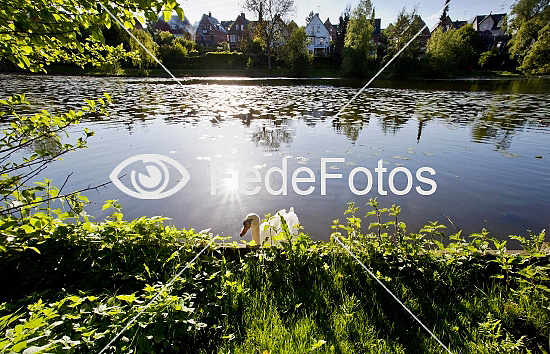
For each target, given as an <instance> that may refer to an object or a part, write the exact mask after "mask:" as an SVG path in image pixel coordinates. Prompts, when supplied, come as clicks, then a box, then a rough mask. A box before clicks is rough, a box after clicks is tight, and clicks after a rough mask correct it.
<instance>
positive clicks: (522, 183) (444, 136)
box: [0, 75, 550, 240]
mask: <svg viewBox="0 0 550 354" xmlns="http://www.w3.org/2000/svg"><path fill="white" fill-rule="evenodd" d="M356 85H357V83H354V84H352V85H351V86H356ZM377 86H379V87H377V88H371V89H367V90H366V91H365V92H364V93H363V94H362V95H360V96H359V97H358V98H357V99H356V100H355V101H354V102H353V103H351V104H350V106H349V107H348V109H347V110H346V112H345V113H344V114H343V115H342V116H341V117H340V118H339V119H334V117H332V116H333V115H335V114H336V112H338V110H339V109H340V107H342V106H343V105H344V104H345V103H346V102H347V101H348V100H349V99H351V98H352V97H353V95H354V94H355V93H356V92H357V88H354V87H349V86H345V84H343V83H342V82H340V81H331V80H317V81H314V82H312V81H301V80H296V81H292V80H273V79H271V80H268V79H266V80H257V79H256V80H251V79H242V80H239V79H231V80H214V79H186V80H185V81H184V86H183V87H181V86H179V85H177V84H175V83H174V82H173V81H170V80H168V79H139V78H94V77H63V76H20V75H0V96H1V97H0V98H5V97H7V96H8V95H11V94H14V93H21V92H25V93H26V94H27V97H28V99H29V101H31V103H32V106H31V107H29V108H28V109H27V110H28V111H29V112H32V111H33V110H34V111H35V110H38V109H42V108H45V109H49V110H53V111H59V112H61V111H65V110H68V109H70V108H78V107H79V106H81V104H82V102H83V100H84V99H85V98H88V99H93V98H96V97H99V96H101V95H102V93H103V92H108V93H110V94H111V96H112V97H113V104H112V105H111V107H110V113H111V114H110V116H109V117H107V118H100V119H99V118H98V119H92V120H87V121H85V122H83V123H82V124H81V126H78V127H74V128H72V130H71V133H73V134H74V137H77V136H78V132H80V131H81V130H82V129H83V128H84V127H88V128H90V129H91V130H93V131H95V133H96V135H95V136H94V137H93V138H91V139H90V141H89V148H88V149H85V150H81V151H77V152H74V153H71V154H68V155H66V156H65V157H64V159H63V160H62V161H58V162H55V163H54V164H52V165H51V166H50V167H48V169H46V170H45V171H44V173H43V175H42V176H41V178H40V179H42V178H44V177H49V178H52V179H53V182H54V184H57V185H61V184H62V183H63V181H64V180H65V178H66V177H67V175H68V174H69V173H71V172H73V175H72V176H71V178H70V179H69V182H68V183H67V186H66V187H65V188H66V189H65V190H75V189H80V188H83V187H87V186H88V185H90V184H91V185H94V184H100V183H103V182H106V181H108V180H109V174H110V173H111V171H112V170H113V169H114V168H115V167H116V166H117V165H118V164H119V163H121V162H122V161H123V160H125V159H127V158H130V157H132V156H135V155H138V154H162V155H164V156H167V157H170V158H172V159H174V160H176V161H177V162H179V163H180V164H181V165H182V166H184V167H185V168H186V169H187V170H188V171H189V174H190V176H191V179H190V181H189V183H188V184H187V185H186V186H185V187H184V188H183V189H181V190H180V191H179V192H177V193H176V194H174V195H172V196H170V197H168V198H165V199H161V200H141V199H136V198H133V197H130V196H128V195H126V194H124V193H123V192H121V191H120V190H119V189H117V188H116V187H115V186H114V185H109V186H107V187H106V188H102V189H100V190H99V191H98V192H88V193H87V195H88V196H89V197H90V199H91V201H93V202H94V203H95V204H92V205H90V206H89V207H88V209H87V211H88V213H89V214H91V215H93V216H95V217H96V219H97V220H101V219H103V218H105V217H106V216H107V213H106V212H102V211H101V206H102V204H103V201H105V200H107V199H119V201H120V202H121V203H122V205H123V212H124V214H125V216H126V218H127V219H130V218H136V217H139V216H142V215H146V216H154V215H164V216H167V217H170V218H171V219H172V221H171V222H172V223H173V224H175V225H176V226H179V227H187V228H191V227H193V228H195V229H198V230H201V229H206V228H212V231H213V232H214V233H220V234H223V235H236V234H237V233H238V231H239V230H240V226H241V223H242V220H243V218H244V217H245V216H246V214H247V213H249V212H255V213H257V214H260V215H263V214H266V213H274V212H275V211H277V210H279V209H282V208H287V209H288V208H289V207H291V206H293V207H294V210H295V211H296V213H297V214H298V217H299V218H300V221H301V223H302V225H303V226H304V228H305V231H306V232H308V233H309V234H310V235H311V236H312V237H313V238H314V239H321V240H327V239H328V237H329V235H330V232H331V229H330V225H331V224H332V220H333V219H338V218H340V219H341V220H343V215H342V214H343V212H344V211H345V210H346V206H347V202H350V201H355V202H356V204H357V205H358V206H362V208H361V211H360V214H361V215H364V213H366V211H367V210H368V207H366V206H364V205H365V203H366V202H367V201H368V199H369V198H371V197H378V199H379V201H380V203H381V204H382V205H383V206H390V205H391V204H397V205H401V206H402V209H403V212H402V221H405V222H406V223H407V225H408V229H409V230H410V231H417V230H418V229H419V228H420V227H421V226H422V225H423V224H424V223H426V222H427V221H428V220H431V221H434V220H439V221H440V222H442V223H444V224H446V225H447V226H448V227H449V228H450V229H452V227H451V225H450V224H449V222H448V220H447V218H446V217H445V216H444V214H447V215H448V216H449V217H450V218H451V219H452V221H453V222H454V224H455V225H456V226H458V227H459V228H462V229H463V230H464V231H465V232H466V233H471V232H477V231H480V230H481V229H482V228H487V229H488V230H489V231H490V232H491V234H492V235H507V234H524V235H525V234H526V232H527V230H533V231H537V232H539V231H540V230H541V229H543V228H548V227H549V226H550V188H549V187H550V135H549V133H550V96H549V93H550V82H549V81H548V80H546V81H545V80H530V81H528V80H517V81H496V80H488V81H471V82H469V81H454V82H453V81H432V82H429V83H425V82H424V83H423V82H412V83H411V82H409V83H395V82H394V83H391V82H379V83H378V84H377ZM537 156H540V157H542V158H536V157H537ZM285 157H286V158H287V159H286V161H287V165H288V166H287V169H288V171H287V178H288V181H287V183H288V186H287V190H288V193H287V195H276V196H273V195H270V194H269V193H268V191H267V190H266V187H265V185H264V182H265V181H264V177H265V175H266V171H267V170H269V169H270V168H272V167H280V168H281V167H282V165H283V158H285ZM321 158H343V159H344V162H334V161H329V162H328V163H326V171H327V173H330V174H341V175H342V178H341V179H328V180H327V184H326V195H321V181H320V179H321V170H322V163H321ZM379 160H383V163H384V165H383V167H385V168H387V170H388V171H387V172H386V173H385V174H384V178H383V184H384V185H383V189H384V190H386V191H387V192H388V193H387V195H379V192H378V181H377V175H376V173H375V168H376V167H377V164H378V161H379ZM212 164H215V166H217V167H218V168H219V169H220V171H221V172H223V173H231V172H233V173H241V176H243V173H244V175H245V176H251V175H252V173H251V172H246V173H245V172H243V171H245V169H247V168H248V169H255V170H257V171H259V174H260V176H261V177H260V178H261V181H262V182H261V183H260V184H247V186H248V187H247V188H248V189H252V188H253V187H254V186H256V185H257V186H260V187H261V190H260V192H259V193H258V194H256V195H252V196H247V195H244V194H243V193H241V192H239V190H238V189H237V188H236V186H235V180H232V179H229V178H226V179H218V180H216V195H211V192H212V190H211V177H212V166H211V165H212ZM300 167H307V168H309V169H311V171H312V172H313V174H314V178H315V182H314V183H301V184H300V188H301V189H302V190H306V189H307V188H308V187H309V186H310V185H311V186H313V187H315V189H314V191H313V192H312V193H311V194H310V195H306V196H301V195H298V194H297V193H296V192H295V191H294V190H293V187H292V183H291V177H292V174H293V172H294V171H295V170H296V169H298V168H300ZM357 167H365V168H367V169H368V170H369V171H370V172H371V173H372V175H373V185H372V189H371V191H370V192H369V193H368V194H366V195H363V196H357V195H355V194H354V193H352V191H351V190H350V187H349V186H348V176H349V174H350V172H351V171H352V170H353V169H355V168H357ZM396 167H404V168H406V169H408V170H409V171H410V172H411V175H412V178H413V179H412V183H413V184H412V189H411V191H410V192H409V193H407V194H406V195H396V194H395V193H392V192H391V191H390V190H389V187H388V175H389V172H390V171H391V170H392V169H394V168H396ZM421 167H430V168H432V169H434V170H435V171H436V174H435V175H433V176H430V175H429V174H427V173H424V174H423V175H424V176H425V177H429V178H431V179H433V180H434V181H435V182H436V183H437V189H436V191H435V193H433V194H431V195H420V194H419V193H418V192H417V191H416V189H415V187H417V186H418V187H420V188H422V189H423V190H429V189H430V186H429V185H427V184H425V183H422V182H421V181H419V180H418V179H417V178H416V176H415V172H416V171H417V170H418V169H419V168H421ZM132 170H134V171H137V173H138V175H139V173H142V174H143V175H146V173H147V172H146V170H145V168H144V166H137V165H136V164H133V165H131V166H128V167H127V168H126V170H124V173H127V176H126V177H124V178H123V179H122V181H123V183H124V184H125V185H127V186H128V187H129V188H131V189H133V186H132V181H131V178H130V175H131V171H132ZM306 176H307V174H306V173H304V174H300V175H299V177H306ZM180 177H181V176H178V175H177V171H176V169H174V168H170V169H169V178H168V179H167V181H168V187H171V186H172V185H175V184H177V182H178V180H179V179H180ZM163 178H166V176H163ZM241 180H242V177H241ZM394 182H395V188H396V189H397V190H403V189H405V188H406V185H407V177H406V175H405V173H403V172H398V173H396V174H395V178H394ZM270 183H271V184H270V185H271V186H272V187H273V188H274V189H279V188H280V187H281V186H282V178H281V176H280V174H277V173H275V174H272V177H271V178H270ZM366 184H367V177H366V175H365V174H364V173H357V174H356V175H355V187H356V188H357V189H362V188H365V186H366ZM365 225H368V222H367V223H366V224H365Z"/></svg>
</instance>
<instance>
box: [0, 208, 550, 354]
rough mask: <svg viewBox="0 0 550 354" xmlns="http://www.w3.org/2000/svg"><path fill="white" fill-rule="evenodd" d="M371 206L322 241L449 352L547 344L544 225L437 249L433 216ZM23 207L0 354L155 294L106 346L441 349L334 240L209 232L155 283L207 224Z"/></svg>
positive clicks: (117, 316) (124, 310)
mask: <svg viewBox="0 0 550 354" xmlns="http://www.w3.org/2000/svg"><path fill="white" fill-rule="evenodd" d="M371 202H372V201H371ZM371 206H372V207H373V212H370V213H369V214H370V215H371V216H375V218H377V217H378V216H380V222H378V223H374V224H375V226H374V232H372V233H370V232H369V233H365V232H363V231H362V230H361V220H363V219H361V218H358V217H356V216H355V215H356V214H357V212H358V211H357V208H356V207H355V206H354V205H353V204H351V205H350V208H349V209H348V211H347V212H346V215H347V216H346V220H347V221H346V222H345V223H344V224H340V223H338V222H336V223H335V226H334V231H335V233H334V234H333V236H334V237H340V238H341V239H342V240H344V242H345V243H346V244H347V245H348V246H349V247H351V249H352V250H353V252H354V253H355V254H356V255H357V256H358V257H359V258H360V259H361V260H362V261H363V262H364V263H365V264H366V265H367V266H368V267H369V268H370V269H372V270H373V271H374V272H375V273H376V274H377V276H378V277H379V278H380V279H381V280H382V281H383V282H384V283H385V284H386V285H387V286H388V288H390V289H391V290H392V291H393V292H394V293H395V294H396V295H397V296H398V297H399V298H400V299H401V300H402V301H403V302H404V303H405V304H406V306H407V307H409V308H410V309H411V311H412V312H413V313H415V314H416V315H417V316H418V317H419V318H420V319H421V320H422V321H423V323H424V324H426V326H428V328H430V329H431V330H432V331H433V332H434V333H435V335H437V336H438V338H440V339H441V341H442V342H443V343H445V344H447V345H448V346H449V347H450V349H451V350H452V351H453V352H454V353H500V352H502V353H504V352H511V353H516V352H529V351H531V352H541V353H544V352H548V351H549V343H548V338H549V335H550V325H549V324H550V302H549V294H550V289H549V288H550V284H549V280H548V277H547V275H548V269H549V267H548V264H549V263H550V259H549V257H548V254H547V253H546V252H545V251H543V247H544V243H543V241H544V237H545V235H544V233H541V234H538V235H530V237H528V238H523V239H519V241H520V242H521V243H522V245H523V246H524V248H525V251H524V252H523V253H521V254H510V253H508V252H507V250H506V242H501V241H497V240H492V239H490V238H489V237H488V234H487V232H485V231H484V232H482V233H479V234H473V235H471V236H470V237H469V238H465V237H463V236H462V235H461V234H460V233H458V234H454V235H451V239H450V240H449V241H448V245H447V246H443V244H441V243H439V241H437V240H438V239H441V238H443V236H444V235H443V234H442V233H441V229H442V228H441V226H442V225H438V224H437V223H429V224H428V225H426V227H424V228H423V229H422V230H420V232H419V233H406V232H405V226H404V224H402V223H399V222H398V220H397V215H398V214H399V212H400V209H399V208H398V207H392V208H380V207H378V204H377V203H376V204H375V203H372V204H371ZM31 218H34V219H32V220H33V222H32V223H31ZM37 218H38V216H36V215H34V216H32V217H30V216H29V219H28V220H26V219H24V218H20V219H18V220H15V219H12V220H7V219H6V218H4V219H2V221H1V222H0V229H1V230H2V234H3V235H11V236H9V241H8V238H6V239H3V241H2V242H1V243H0V246H1V247H0V250H1V251H0V283H1V284H4V285H3V289H4V290H3V291H2V292H1V293H0V333H2V336H1V337H0V352H21V351H23V350H25V349H29V348H31V349H32V350H36V351H37V352H41V351H42V352H98V351H99V350H101V348H103V347H104V346H105V345H106V344H107V342H108V341H109V340H110V339H111V338H113V336H114V335H115V333H117V332H118V331H120V330H121V329H122V328H123V327H124V325H125V324H126V323H128V321H129V319H130V318H131V317H133V316H134V315H135V314H137V313H138V311H140V310H142V309H143V308H144V305H145V304H147V303H148V302H149V301H150V300H151V299H152V298H153V296H155V295H156V294H157V293H159V292H160V294H161V295H160V297H159V299H158V300H157V301H155V302H154V303H152V304H151V305H150V306H149V307H147V308H146V309H145V311H144V313H143V314H142V315H141V316H140V317H139V318H138V320H137V321H136V323H134V324H133V325H132V326H130V328H129V329H128V330H127V331H126V332H124V334H123V335H122V336H121V337H120V338H119V339H118V340H117V342H116V343H115V345H114V346H113V347H112V348H110V349H109V352H129V351H134V352H147V353H157V352H161V351H162V352H184V353H213V352H214V353H220V354H221V353H261V354H265V353H305V352H310V351H311V352H319V353H441V352H442V348H441V347H440V346H439V345H438V344H437V342H436V341H435V340H434V339H433V338H432V337H431V336H430V335H429V334H428V333H427V332H426V331H425V330H423V329H422V328H421V327H420V326H419V325H418V323H417V322H415V321H414V319H413V318H412V317H411V316H409V315H408V314H407V312H405V310H404V309H403V308H402V307H401V306H400V305H399V304H398V303H396V302H395V300H394V299H392V298H391V297H390V296H389V294H387V293H386V292H385V290H384V289H383V288H382V287H381V286H380V285H379V284H378V283H376V282H375V281H374V279H372V278H371V277H370V276H369V275H368V274H367V273H366V272H365V271H364V269H363V268H362V267H361V266H360V265H359V264H358V263H357V262H356V261H355V260H354V259H353V258H351V257H350V256H349V255H348V254H347V253H346V252H345V251H344V250H343V249H342V247H341V246H340V245H338V244H337V243H336V242H332V241H331V242H323V243H314V242H312V241H311V240H310V239H309V237H307V235H304V234H300V235H298V236H297V237H295V238H294V239H289V237H290V236H289V234H287V233H286V234H285V233H283V234H282V235H281V237H283V242H282V247H280V248H276V247H271V248H260V249H256V250H251V249H242V248H235V249H228V248H227V246H228V244H226V245H225V247H221V243H219V242H220V241H221V240H220V238H219V237H218V238H217V239H218V241H217V242H218V243H216V244H214V245H211V246H210V247H209V249H208V251H207V252H205V253H204V254H203V255H201V257H200V258H199V259H198V260H197V261H196V262H195V263H194V264H193V265H192V266H191V267H190V268H189V269H187V270H186V271H185V272H184V273H183V274H182V277H181V278H180V279H178V280H177V281H176V282H174V284H173V286H172V287H171V288H170V289H164V290H162V286H163V284H166V283H167V282H168V281H169V280H170V279H171V278H172V277H173V276H174V275H175V274H176V273H177V272H178V271H179V270H180V269H181V268H182V267H183V266H184V265H186V264H187V262H189V260H191V259H192V258H193V257H194V255H195V254H196V253H197V252H198V250H200V249H201V248H202V247H203V246H204V245H206V244H207V242H210V240H211V239H212V238H213V236H212V235H209V234H205V233H199V234H197V233H196V232H194V231H193V230H177V229H175V228H172V227H166V226H163V224H162V221H163V220H162V219H160V218H154V219H146V218H140V219H137V220H133V221H123V218H122V214H121V212H120V210H117V211H115V212H114V213H113V215H112V216H111V217H110V218H109V219H108V220H106V221H104V222H101V223H92V222H89V221H84V222H82V221H80V222H76V223H72V224H71V223H68V222H61V221H59V220H56V219H53V218H50V217H48V216H47V215H40V220H42V222H41V223H37V222H36V219H37ZM385 220H391V221H386V222H384V221H385ZM371 221H372V220H371ZM29 225H32V227H31V226H29ZM395 225H397V226H398V227H397V228H395V230H394V226H395ZM390 230H393V231H390ZM392 238H393V239H395V242H394V241H392ZM215 239H216V238H215ZM285 240H286V241H285ZM229 245H230V244H229ZM234 246H235V245H234ZM489 251H492V253H491V252H489ZM161 290H162V291H161ZM31 349H29V350H31Z"/></svg>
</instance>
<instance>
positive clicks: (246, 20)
mask: <svg viewBox="0 0 550 354" xmlns="http://www.w3.org/2000/svg"><path fill="white" fill-rule="evenodd" d="M239 18H240V19H241V21H242V23H244V24H245V25H246V26H249V25H250V20H248V19H247V18H246V17H245V16H244V13H241V14H240V15H239V16H237V18H236V19H235V21H222V24H223V23H224V22H229V26H227V27H225V26H224V27H225V28H226V29H227V30H228V31H229V30H230V29H231V27H233V24H235V23H236V22H237V21H239Z"/></svg>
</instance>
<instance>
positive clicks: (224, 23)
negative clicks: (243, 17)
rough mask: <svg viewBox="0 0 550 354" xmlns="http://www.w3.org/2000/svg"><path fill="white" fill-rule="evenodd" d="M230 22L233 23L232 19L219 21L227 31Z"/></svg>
mask: <svg viewBox="0 0 550 354" xmlns="http://www.w3.org/2000/svg"><path fill="white" fill-rule="evenodd" d="M232 24H233V21H222V22H221V25H222V26H223V28H225V29H226V30H228V31H229V27H231V25H232Z"/></svg>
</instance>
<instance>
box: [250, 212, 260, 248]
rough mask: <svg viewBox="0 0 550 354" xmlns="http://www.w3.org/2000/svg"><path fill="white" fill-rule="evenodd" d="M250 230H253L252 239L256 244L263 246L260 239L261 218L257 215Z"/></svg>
mask: <svg viewBox="0 0 550 354" xmlns="http://www.w3.org/2000/svg"><path fill="white" fill-rule="evenodd" d="M250 228H251V229H252V230H251V231H252V239H253V240H254V242H256V245H257V246H261V245H262V243H261V241H262V240H261V239H260V217H259V216H258V215H256V214H254V215H253V216H252V222H251V223H250Z"/></svg>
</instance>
